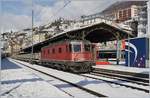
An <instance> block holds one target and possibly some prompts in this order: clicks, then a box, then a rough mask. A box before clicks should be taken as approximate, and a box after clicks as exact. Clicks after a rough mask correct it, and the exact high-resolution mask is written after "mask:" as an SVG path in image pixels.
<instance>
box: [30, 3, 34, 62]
mask: <svg viewBox="0 0 150 98" xmlns="http://www.w3.org/2000/svg"><path fill="white" fill-rule="evenodd" d="M31 8H32V30H31V32H32V35H31V36H32V38H31V39H32V45H31V46H32V49H31V63H32V62H33V25H34V24H33V21H34V20H33V16H34V12H33V0H32V7H31Z"/></svg>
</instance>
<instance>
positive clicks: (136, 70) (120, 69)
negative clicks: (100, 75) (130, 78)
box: [93, 65, 149, 74]
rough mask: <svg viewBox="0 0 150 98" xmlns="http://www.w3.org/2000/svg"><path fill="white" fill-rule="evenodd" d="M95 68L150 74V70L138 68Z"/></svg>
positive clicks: (112, 66)
mask: <svg viewBox="0 0 150 98" xmlns="http://www.w3.org/2000/svg"><path fill="white" fill-rule="evenodd" d="M93 67H94V68H102V69H110V70H118V71H126V72H134V73H144V74H149V68H136V67H127V66H121V65H96V66H93Z"/></svg>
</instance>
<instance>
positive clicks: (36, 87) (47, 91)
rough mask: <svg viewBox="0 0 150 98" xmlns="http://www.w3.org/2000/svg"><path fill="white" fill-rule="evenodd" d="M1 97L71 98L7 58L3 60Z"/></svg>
mask: <svg viewBox="0 0 150 98" xmlns="http://www.w3.org/2000/svg"><path fill="white" fill-rule="evenodd" d="M1 98H70V96H69V95H67V94H66V93H64V92H62V91H60V90H59V89H58V88H56V87H54V86H52V85H50V84H49V83H47V82H45V81H44V80H43V79H41V78H40V77H38V76H37V75H35V74H33V73H29V72H28V71H27V70H25V69H23V68H21V67H20V66H18V65H16V64H14V63H12V62H10V61H9V60H7V59H4V60H2V70H1Z"/></svg>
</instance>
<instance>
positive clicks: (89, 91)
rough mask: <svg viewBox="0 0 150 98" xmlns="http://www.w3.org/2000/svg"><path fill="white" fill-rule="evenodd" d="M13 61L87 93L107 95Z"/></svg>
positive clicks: (98, 95)
mask: <svg viewBox="0 0 150 98" xmlns="http://www.w3.org/2000/svg"><path fill="white" fill-rule="evenodd" d="M15 62H16V63H19V64H21V65H23V66H25V67H28V68H30V69H32V70H35V71H37V72H40V73H42V74H44V75H47V76H50V77H53V78H55V79H58V80H60V81H62V82H65V83H68V84H70V85H72V86H74V87H76V88H78V89H81V90H83V91H85V92H87V93H89V94H92V95H95V96H97V97H107V96H105V95H103V94H100V93H97V92H95V91H92V90H90V89H87V88H84V87H82V86H79V85H77V84H74V83H71V82H69V81H67V80H64V79H62V78H58V77H56V76H54V75H51V74H49V73H46V72H44V71H41V70H38V69H36V68H32V67H30V66H28V65H25V64H23V63H20V62H18V61H15Z"/></svg>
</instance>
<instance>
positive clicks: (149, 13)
mask: <svg viewBox="0 0 150 98" xmlns="http://www.w3.org/2000/svg"><path fill="white" fill-rule="evenodd" d="M147 18H148V19H147V22H148V23H147V27H148V29H147V37H148V39H149V42H148V43H149V45H148V46H149V47H150V0H149V1H148V2H147ZM149 47H148V62H147V66H148V67H149V83H150V48H149ZM148 64H149V65H148ZM149 85H150V84H149ZM149 90H150V88H149Z"/></svg>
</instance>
